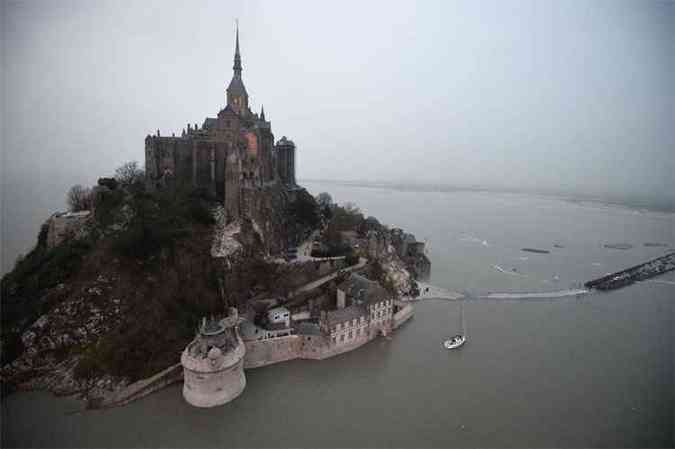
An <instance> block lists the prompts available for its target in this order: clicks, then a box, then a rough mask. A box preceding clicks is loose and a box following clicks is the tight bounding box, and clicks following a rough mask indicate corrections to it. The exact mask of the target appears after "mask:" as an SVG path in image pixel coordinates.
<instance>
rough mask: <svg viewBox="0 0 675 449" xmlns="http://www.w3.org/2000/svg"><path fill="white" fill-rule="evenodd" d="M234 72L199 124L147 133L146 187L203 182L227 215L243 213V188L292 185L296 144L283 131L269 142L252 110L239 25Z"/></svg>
mask: <svg viewBox="0 0 675 449" xmlns="http://www.w3.org/2000/svg"><path fill="white" fill-rule="evenodd" d="M233 71H234V74H233V76H232V80H231V81H230V84H229V86H228V87H227V89H226V105H225V107H224V108H223V109H221V110H220V112H218V115H217V117H207V118H206V119H205V120H204V123H203V124H202V125H201V127H200V126H198V125H197V124H195V125H194V126H191V125H190V124H188V125H187V129H183V132H182V133H181V135H180V136H179V137H176V136H175V135H172V136H171V137H165V136H161V135H160V132H159V130H158V131H157V135H155V136H150V135H148V136H147V137H146V138H145V168H146V178H147V183H148V186H149V187H150V188H158V187H161V186H162V185H166V184H169V183H174V185H176V186H177V187H181V186H182V187H189V188H203V189H206V190H207V191H208V192H210V193H211V194H213V195H215V197H216V198H218V199H219V200H220V201H222V202H223V204H224V207H225V211H226V213H227V217H228V221H229V220H235V219H237V218H239V217H240V216H241V215H243V214H244V210H245V208H246V198H245V197H246V195H247V190H251V189H256V188H262V187H264V186H268V185H271V184H278V185H282V186H284V187H286V188H287V189H288V190H293V189H295V188H296V187H297V186H296V183H295V145H294V143H293V141H291V140H289V139H287V138H286V137H283V138H282V139H280V140H279V141H278V142H277V144H276V145H275V144H274V134H272V126H271V123H270V122H269V121H267V120H266V119H265V112H264V108H262V109H261V111H260V114H257V113H254V112H252V111H251V109H250V107H249V103H248V93H247V92H246V87H244V81H243V79H242V76H241V72H242V65H241V55H240V52H239V29H238V28H237V34H236V45H235V52H234V66H233Z"/></svg>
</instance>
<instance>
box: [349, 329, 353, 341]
mask: <svg viewBox="0 0 675 449" xmlns="http://www.w3.org/2000/svg"><path fill="white" fill-rule="evenodd" d="M349 338H350V339H351V338H352V331H349Z"/></svg>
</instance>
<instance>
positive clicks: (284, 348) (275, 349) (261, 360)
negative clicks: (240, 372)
mask: <svg viewBox="0 0 675 449" xmlns="http://www.w3.org/2000/svg"><path fill="white" fill-rule="evenodd" d="M301 347H302V337H301V336H299V335H289V336H286V337H277V338H270V339H267V340H253V341H247V342H246V355H245V356H244V368H257V367H260V366H265V365H271V364H273V363H278V362H285V361H287V360H293V359H297V358H298V357H299V356H300V350H301Z"/></svg>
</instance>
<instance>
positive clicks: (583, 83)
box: [2, 0, 675, 194]
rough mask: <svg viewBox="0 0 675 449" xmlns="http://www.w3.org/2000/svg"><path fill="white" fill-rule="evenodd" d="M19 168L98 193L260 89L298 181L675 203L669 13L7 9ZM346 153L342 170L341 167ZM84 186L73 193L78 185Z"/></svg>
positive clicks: (327, 5) (298, 7)
mask: <svg viewBox="0 0 675 449" xmlns="http://www.w3.org/2000/svg"><path fill="white" fill-rule="evenodd" d="M3 16H4V17H3V26H2V29H3V32H2V36H3V50H4V55H3V72H4V73H3V80H4V84H3V91H4V92H3V94H4V98H5V99H4V101H3V105H4V108H5V110H4V111H3V112H4V119H3V124H4V126H5V129H4V130H3V131H4V133H3V134H4V140H3V149H4V151H5V155H4V157H5V160H4V161H3V162H4V163H3V170H10V171H12V172H19V173H23V172H31V173H39V174H40V175H41V176H50V175H52V176H56V177H59V178H64V179H70V178H71V177H72V180H73V181H77V182H83V183H93V182H95V180H96V178H97V177H99V176H102V175H105V174H108V173H110V172H111V171H112V169H113V168H114V167H115V166H117V165H119V164H120V163H121V162H123V161H126V160H133V159H135V160H139V161H141V162H142V160H143V148H144V142H143V139H144V137H145V135H146V134H148V133H154V132H155V130H156V129H158V128H159V129H160V130H161V132H162V133H163V135H170V133H171V132H176V133H177V134H178V133H180V131H181V130H182V128H184V127H185V126H186V124H187V123H188V122H190V123H195V122H197V123H199V124H201V123H202V122H203V120H204V118H205V117H206V116H215V115H216V113H217V112H218V110H219V109H220V108H222V107H223V106H224V104H225V94H224V89H225V87H226V86H227V83H228V82H229V80H230V77H231V74H232V70H231V67H232V54H233V46H234V21H235V18H237V17H238V18H239V20H240V25H241V47H242V58H243V65H244V72H243V77H244V82H245V84H246V86H247V89H248V91H249V95H250V96H251V104H252V106H253V108H254V109H255V110H259V108H260V105H261V104H264V105H265V110H266V113H267V116H268V118H269V119H271V121H272V126H273V131H274V133H275V136H276V138H277V139H278V138H280V137H281V136H282V135H287V136H289V137H290V138H292V139H294V140H295V141H296V143H297V145H298V152H299V153H298V177H299V178H313V179H316V178H324V179H358V180H394V181H399V180H405V181H431V182H445V183H449V184H458V185H463V184H488V185H502V186H526V187H531V186H534V187H545V188H557V187H561V188H569V187H574V188H577V189H580V190H584V189H586V190H588V191H590V192H605V191H628V192H637V193H641V194H655V193H658V192H659V191H663V190H665V189H670V190H671V191H675V184H674V182H673V176H672V173H673V172H675V156H674V155H673V153H674V152H675V138H674V137H673V133H672V129H671V128H672V125H673V117H675V100H674V97H675V93H674V88H673V78H674V73H675V72H674V70H673V69H674V67H675V62H674V58H675V56H674V55H675V4H674V3H672V2H657V1H654V2H649V1H636V2H621V1H616V0H610V1H606V2H602V1H590V0H589V1H562V2H552V3H549V2H543V1H538V0H533V1H518V2H507V1H466V2H400V3H395V2H343V1H340V2H309V1H306V2H288V1H281V2H224V1H200V2H198V4H194V3H189V4H188V3H187V2H179V1H176V2H170V1H164V0H162V1H145V0H144V1H142V2H141V1H130V2H119V1H110V2H102V1H97V2H90V1H59V2H53V1H44V2H36V1H26V2H7V3H6V4H5V9H4V14H3ZM337 161H339V163H336V162H337ZM71 184H72V182H71Z"/></svg>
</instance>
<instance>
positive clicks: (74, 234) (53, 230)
mask: <svg viewBox="0 0 675 449" xmlns="http://www.w3.org/2000/svg"><path fill="white" fill-rule="evenodd" d="M90 217H91V213H90V212H89V211H81V212H67V213H60V214H54V215H52V216H51V217H50V218H49V219H48V220H47V248H53V247H55V246H58V245H60V244H61V243H62V242H63V241H64V240H66V239H69V238H73V239H77V238H81V237H83V236H84V235H86V232H87V231H86V224H87V222H88V221H89V219H90Z"/></svg>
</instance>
